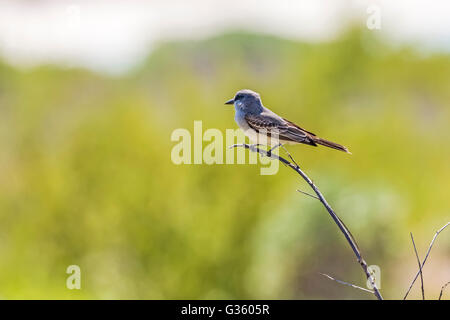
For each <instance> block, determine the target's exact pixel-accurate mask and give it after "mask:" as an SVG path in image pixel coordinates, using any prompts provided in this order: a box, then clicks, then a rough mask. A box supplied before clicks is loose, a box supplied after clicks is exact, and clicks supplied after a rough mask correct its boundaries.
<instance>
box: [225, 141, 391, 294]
mask: <svg viewBox="0 0 450 320" xmlns="http://www.w3.org/2000/svg"><path fill="white" fill-rule="evenodd" d="M235 147H243V148H246V149H249V150H250V151H252V152H258V153H259V154H261V155H262V156H266V157H269V158H272V159H274V160H278V161H280V162H281V163H283V164H285V165H286V166H288V167H290V168H291V169H292V170H294V171H295V172H297V173H298V174H299V175H300V176H301V177H302V178H303V179H304V180H305V181H306V182H307V183H308V184H309V186H310V187H311V189H313V190H314V192H315V193H316V195H317V197H318V200H319V201H320V202H321V203H322V204H323V206H324V207H325V209H327V211H328V213H329V215H330V216H331V218H332V219H333V220H334V222H335V223H336V225H337V226H338V227H339V229H340V230H341V232H342V234H343V235H344V236H345V239H346V240H347V242H348V243H349V245H350V247H351V248H352V250H353V252H354V253H355V255H356V258H357V260H358V263H359V264H360V265H361V268H362V269H363V271H364V273H365V275H366V277H367V279H368V280H369V281H370V283H371V285H372V288H373V290H374V291H373V293H374V295H375V296H376V298H377V299H379V300H383V297H382V296H381V293H380V291H379V289H378V288H377V285H376V283H375V278H374V276H373V275H372V274H371V273H370V271H369V267H368V266H367V263H366V261H365V260H364V259H363V257H362V255H361V251H360V250H359V248H358V245H357V244H356V241H355V239H354V238H353V236H352V234H351V233H350V231H349V230H348V228H347V227H346V226H345V224H344V223H343V222H342V220H341V219H340V218H339V217H338V216H337V214H336V213H335V212H334V211H333V209H332V208H331V206H330V205H329V204H328V202H327V201H326V200H325V198H324V196H323V195H322V193H321V192H320V190H319V189H318V188H317V187H316V185H315V184H314V183H313V182H312V180H311V179H310V178H309V177H308V176H307V175H306V174H305V173H304V172H303V171H302V170H301V169H300V167H299V166H298V164H297V163H296V162H295V161H293V163H291V162H289V161H288V160H286V159H284V158H283V157H280V156H279V155H276V154H273V153H269V152H267V151H265V150H261V149H259V148H258V147H257V146H254V145H248V144H238V145H233V146H231V147H230V148H235ZM289 156H290V155H289ZM290 158H291V160H293V159H292V157H291V156H290Z"/></svg>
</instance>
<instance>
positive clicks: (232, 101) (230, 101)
mask: <svg viewBox="0 0 450 320" xmlns="http://www.w3.org/2000/svg"><path fill="white" fill-rule="evenodd" d="M233 103H234V99H230V100H228V101H227V102H225V104H233Z"/></svg>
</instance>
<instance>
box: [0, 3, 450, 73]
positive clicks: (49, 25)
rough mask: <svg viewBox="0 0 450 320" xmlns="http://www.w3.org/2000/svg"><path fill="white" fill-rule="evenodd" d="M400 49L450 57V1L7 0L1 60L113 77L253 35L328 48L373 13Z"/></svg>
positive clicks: (1, 9) (0, 9)
mask: <svg viewBox="0 0 450 320" xmlns="http://www.w3.org/2000/svg"><path fill="white" fill-rule="evenodd" d="M373 5H375V6H377V7H378V8H379V9H380V10H381V11H380V12H381V29H380V30H373V31H372V32H379V33H380V34H381V35H382V36H386V38H388V39H390V40H391V41H393V42H395V43H399V44H403V43H405V44H406V43H412V44H414V45H415V46H417V47H421V48H422V47H423V48H429V49H431V50H438V51H446V52H450V18H449V17H450V1H448V0H433V1H430V0H396V1H393V0H377V1H375V0H373V1H370V0H353V1H351V0H276V1H275V0H226V1H222V0H220V1H219V0H209V1H208V0H189V1H187V0H184V1H183V0H166V1H163V0H153V1H143V0H140V1H138V0H126V1H122V0H117V1H111V0H109V1H106V0H67V1H65V0H46V1H45V0H42V1H39V0H29V1H24V0H0V56H1V58H2V60H5V61H7V62H9V63H11V64H13V65H19V66H33V65H38V64H41V63H54V64H59V65H67V66H82V67H87V68H90V69H93V70H96V71H101V72H108V73H120V72H125V71H127V70H128V69H129V68H131V67H133V66H135V65H136V64H138V63H139V62H141V61H142V59H143V58H144V57H145V56H147V54H148V53H149V52H150V51H151V49H152V48H154V46H155V44H157V43H158V42H159V41H161V40H172V39H173V40H176V39H199V38H200V39H201V38H205V37H208V36H212V35H215V34H219V33H222V32H225V31H233V30H249V31H255V32H262V33H270V34H274V35H279V36H282V37H285V38H293V39H300V40H304V41H326V40H328V39H332V38H333V37H335V36H336V35H338V34H339V32H340V31H341V30H343V29H344V28H345V27H346V26H347V25H348V24H349V22H350V21H353V22H354V21H358V22H357V23H361V24H362V26H364V27H365V26H366V20H367V18H368V17H369V15H370V14H369V13H368V12H367V10H368V8H369V7H371V6H373Z"/></svg>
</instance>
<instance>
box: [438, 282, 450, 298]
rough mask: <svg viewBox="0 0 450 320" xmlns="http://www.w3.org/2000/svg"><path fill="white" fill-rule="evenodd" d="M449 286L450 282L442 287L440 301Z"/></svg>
mask: <svg viewBox="0 0 450 320" xmlns="http://www.w3.org/2000/svg"><path fill="white" fill-rule="evenodd" d="M449 284H450V281H449V282H447V283H446V284H444V285H443V286H442V288H441V293H440V294H439V298H438V300H441V298H442V294H443V293H444V290H445V288H446V287H447V286H448V285H449Z"/></svg>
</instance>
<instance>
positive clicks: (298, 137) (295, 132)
mask: <svg viewBox="0 0 450 320" xmlns="http://www.w3.org/2000/svg"><path fill="white" fill-rule="evenodd" d="M225 104H234V108H235V110H236V115H235V117H234V119H235V120H236V122H237V124H238V125H239V127H240V128H241V129H242V130H243V131H244V133H245V134H246V135H247V136H248V137H249V138H250V140H252V141H253V142H255V143H258V141H264V140H261V138H265V140H266V141H268V144H270V137H271V136H276V135H277V136H278V141H279V144H278V145H276V146H275V147H273V148H272V149H271V150H273V149H275V148H276V147H278V146H282V145H283V144H284V143H289V144H291V143H303V144H307V145H311V146H317V145H318V144H320V145H322V146H325V147H329V148H333V149H337V150H340V151H344V152H347V153H350V152H349V151H348V149H347V148H346V147H344V146H342V145H340V144H337V143H335V142H331V141H328V140H325V139H322V138H319V137H317V136H316V135H315V134H314V133H312V132H310V131H306V130H305V129H302V128H301V127H299V126H298V125H296V124H295V123H293V122H291V121H289V120H286V119H284V118H282V117H280V116H279V115H277V114H276V113H274V112H272V111H270V110H269V109H267V108H266V107H264V106H263V104H262V102H261V98H260V96H259V94H258V93H256V92H254V91H252V90H248V89H245V90H240V91H238V92H237V93H236V95H235V96H234V98H233V99H230V100H228V101H227V102H225ZM271 150H270V151H271Z"/></svg>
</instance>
